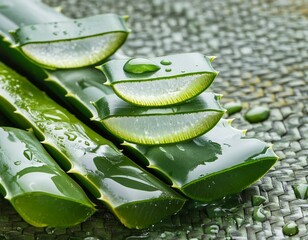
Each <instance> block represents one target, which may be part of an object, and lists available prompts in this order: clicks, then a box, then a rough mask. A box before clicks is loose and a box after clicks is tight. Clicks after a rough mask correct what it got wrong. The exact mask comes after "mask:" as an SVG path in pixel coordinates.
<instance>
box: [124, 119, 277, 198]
mask: <svg viewBox="0 0 308 240" xmlns="http://www.w3.org/2000/svg"><path fill="white" fill-rule="evenodd" d="M243 133H244V132H243V131H240V130H237V129H235V128H233V127H231V123H230V121H227V120H225V119H222V120H221V121H220V122H219V123H218V124H217V125H216V126H215V127H214V128H213V129H212V130H210V131H209V132H207V133H206V134H204V135H202V136H200V137H198V138H195V139H193V140H191V141H187V142H181V143H175V144H169V145H164V146H145V145H138V144H132V143H124V146H125V147H126V148H128V149H129V150H130V151H133V152H135V155H136V156H139V159H140V161H141V162H142V163H143V165H147V166H148V167H149V168H151V169H153V170H155V171H157V172H158V173H159V174H160V175H162V176H164V178H165V179H167V180H168V181H169V182H171V183H172V185H173V187H174V188H177V189H179V190H180V191H181V192H182V193H184V194H185V195H186V196H187V197H189V198H192V199H195V200H199V201H204V202H211V201H213V200H216V199H219V198H222V197H225V196H227V195H232V194H234V193H238V192H240V191H242V190H243V189H245V188H246V187H248V186H250V185H251V184H252V183H254V182H255V181H257V180H258V179H259V178H261V177H262V176H263V175H264V174H265V173H266V172H267V171H269V169H270V168H271V167H272V166H273V164H274V163H275V162H276V161H277V159H278V157H277V156H276V155H275V153H274V152H273V150H272V147H271V146H269V145H268V144H266V143H265V142H262V141H260V140H257V139H247V138H244V136H243Z"/></svg>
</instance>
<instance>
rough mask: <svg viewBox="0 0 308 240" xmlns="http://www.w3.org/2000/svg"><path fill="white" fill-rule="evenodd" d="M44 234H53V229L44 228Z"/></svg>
mask: <svg viewBox="0 0 308 240" xmlns="http://www.w3.org/2000/svg"><path fill="white" fill-rule="evenodd" d="M45 232H46V233H47V234H53V233H54V232H55V228H53V227H46V228H45Z"/></svg>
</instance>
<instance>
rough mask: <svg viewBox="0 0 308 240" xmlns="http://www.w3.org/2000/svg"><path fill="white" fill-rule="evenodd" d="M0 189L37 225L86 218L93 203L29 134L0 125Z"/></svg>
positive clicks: (64, 224) (70, 222)
mask: <svg viewBox="0 0 308 240" xmlns="http://www.w3.org/2000/svg"><path fill="white" fill-rule="evenodd" d="M0 190H1V192H2V193H3V195H4V196H5V198H6V199H7V200H8V201H10V203H11V204H12V205H13V207H14V208H15V209H16V211H17V212H18V213H19V214H20V215H21V217H22V218H23V219H24V220H25V221H27V222H28V223H30V224H31V225H34V226H36V227H45V226H52V227H68V226H73V225H76V224H78V223H80V222H83V221H85V220H86V219H87V218H88V217H90V216H91V215H92V214H93V213H94V212H95V208H94V204H93V203H92V202H91V201H90V200H89V199H88V198H87V196H86V194H85V193H84V192H83V190H82V189H81V188H80V187H79V185H77V183H75V182H74V181H73V180H72V179H71V178H70V177H69V176H68V175H67V174H66V173H65V172H63V171H62V169H61V168H60V167H59V166H58V165H57V164H56V162H55V161H54V160H53V159H52V158H51V157H50V156H49V155H48V153H47V152H46V150H45V149H44V148H43V146H42V145H41V144H40V142H39V141H38V140H37V139H36V138H35V137H34V135H33V134H32V133H29V132H26V131H24V130H20V129H16V128H11V127H2V128H0Z"/></svg>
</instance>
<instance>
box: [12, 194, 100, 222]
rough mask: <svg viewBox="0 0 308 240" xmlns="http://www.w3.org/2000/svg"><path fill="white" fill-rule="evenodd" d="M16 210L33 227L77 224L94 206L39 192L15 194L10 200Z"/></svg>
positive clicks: (89, 213)
mask: <svg viewBox="0 0 308 240" xmlns="http://www.w3.org/2000/svg"><path fill="white" fill-rule="evenodd" d="M10 201H11V203H12V205H13V206H14V208H15V209H16V211H17V212H18V213H19V214H20V216H21V217H22V218H23V219H24V220H25V221H26V222H28V223H29V224H31V225H33V226H35V227H47V226H49V227H70V226H74V225H76V224H79V223H81V222H83V221H85V219H87V218H88V217H90V216H91V215H92V214H93V213H94V212H95V208H94V207H93V206H92V205H91V206H87V205H84V204H81V203H78V202H74V201H70V200H67V199H61V198H58V197H57V196H52V195H47V194H44V193H41V192H33V193H30V194H23V195H20V196H16V197H14V198H13V199H11V200H10Z"/></svg>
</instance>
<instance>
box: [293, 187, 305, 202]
mask: <svg viewBox="0 0 308 240" xmlns="http://www.w3.org/2000/svg"><path fill="white" fill-rule="evenodd" d="M293 191H294V193H295V196H296V198H298V199H308V184H298V185H294V186H293Z"/></svg>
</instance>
